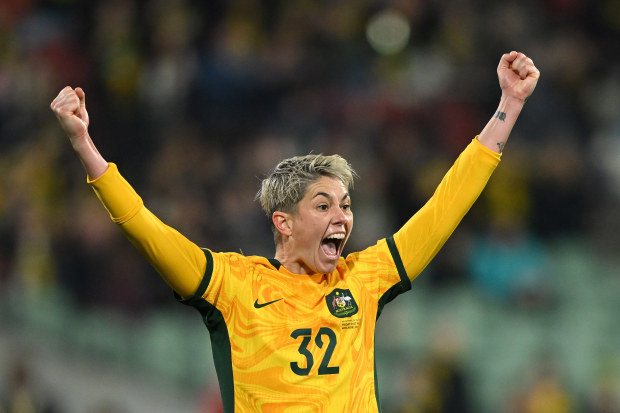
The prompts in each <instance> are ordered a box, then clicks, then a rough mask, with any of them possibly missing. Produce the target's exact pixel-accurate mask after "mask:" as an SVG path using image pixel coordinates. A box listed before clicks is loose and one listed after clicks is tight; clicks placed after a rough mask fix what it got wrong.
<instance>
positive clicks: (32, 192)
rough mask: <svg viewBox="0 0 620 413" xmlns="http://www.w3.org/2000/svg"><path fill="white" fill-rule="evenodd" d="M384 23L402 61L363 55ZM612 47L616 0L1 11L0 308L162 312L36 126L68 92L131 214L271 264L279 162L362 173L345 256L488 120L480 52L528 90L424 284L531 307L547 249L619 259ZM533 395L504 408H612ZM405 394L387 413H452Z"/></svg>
mask: <svg viewBox="0 0 620 413" xmlns="http://www.w3.org/2000/svg"><path fill="white" fill-rule="evenodd" d="M385 10H390V11H392V12H394V13H396V14H397V15H398V16H401V17H402V18H404V19H405V20H406V21H407V22H408V24H409V32H408V33H407V36H408V37H407V43H406V45H405V46H404V48H402V49H401V50H396V51H391V52H390V51H385V50H380V49H377V48H376V47H373V44H372V42H369V39H368V36H369V34H368V30H367V27H368V22H369V21H371V20H372V19H373V17H376V16H378V15H381V14H382V13H385ZM387 31H388V32H389V30H387ZM619 33H620V7H619V6H618V3H617V2H615V1H613V0H601V1H596V2H592V1H587V0H540V1H521V2H518V3H515V2H508V1H498V2H491V3H489V2H482V1H477V0H446V1H429V0H392V1H388V0H383V1H380V0H360V1H354V2H348V1H306V0H294V1H283V0H282V1H277V0H269V1H256V0H228V1H226V0H219V1H207V2H199V1H190V0H173V1H170V0H133V1H125V0H111V1H89V2H81V1H77V0H74V1H71V0H63V1H61V0H56V1H54V0H48V1H42V0H41V1H34V0H30V1H23V0H4V1H2V2H1V3H0V144H1V145H2V150H1V151H0V298H2V299H6V298H7V297H9V296H11V297H16V296H17V297H19V296H24V295H26V296H33V297H44V296H45V295H46V292H47V291H49V290H50V289H60V290H62V291H64V292H65V293H66V294H67V296H69V297H70V299H71V300H72V302H74V304H75V305H76V306H77V308H79V309H81V310H88V309H89V308H101V307H105V308H110V309H112V310H113V311H119V312H122V313H124V314H127V315H128V316H129V317H144V316H148V313H149V312H150V311H151V310H153V309H155V308H160V307H161V306H168V305H176V303H175V302H174V300H173V299H172V295H171V293H170V291H169V290H168V289H167V288H166V286H165V285H164V284H163V283H162V282H160V280H158V279H157V278H156V277H157V275H156V274H155V273H154V271H153V270H152V269H151V268H150V267H149V266H148V264H146V263H144V262H143V259H142V258H141V257H140V256H139V255H138V254H137V253H136V252H135V251H134V250H133V249H132V248H129V244H128V243H127V241H126V240H125V239H123V237H122V236H120V235H119V234H118V232H117V230H116V228H115V227H114V225H112V224H111V223H110V222H109V219H108V217H107V215H106V213H105V211H104V210H103V209H102V208H101V206H100V204H99V203H98V201H97V199H96V198H95V197H94V195H93V194H92V193H91V192H90V191H89V190H88V188H87V186H86V184H85V180H86V177H85V176H84V174H83V173H82V172H81V166H80V165H79V163H78V162H76V161H75V159H74V156H73V154H72V152H71V151H72V149H71V147H70V145H69V144H68V142H66V141H65V139H64V137H63V135H62V134H61V133H60V132H59V130H58V127H57V123H56V119H54V116H53V115H52V113H51V112H50V110H49V103H50V101H51V100H52V99H53V97H54V96H55V94H56V93H57V91H58V90H59V89H60V88H62V87H64V86H65V85H71V86H81V87H82V88H83V89H84V90H85V91H86V95H87V101H88V105H89V112H90V114H91V119H93V120H94V121H93V122H92V124H91V127H90V129H91V135H92V136H93V137H94V139H96V140H97V144H98V146H99V148H100V150H101V151H102V153H103V154H104V156H105V157H106V158H107V159H109V160H111V161H113V162H115V163H117V164H118V165H119V168H120V170H121V171H123V173H124V175H125V176H127V177H128V179H129V180H130V181H131V182H132V184H133V185H134V186H135V187H136V188H137V190H138V192H139V193H140V194H141V195H142V196H143V198H144V200H145V202H146V204H147V205H148V206H149V208H150V209H152V210H153V211H155V212H156V213H157V215H159V216H161V217H165V219H166V223H168V224H169V225H171V226H173V227H175V228H178V229H180V230H181V231H182V232H183V233H184V234H185V235H187V236H188V237H189V238H191V239H192V240H194V241H195V242H196V243H198V244H199V245H203V246H208V247H209V248H211V249H213V250H219V251H242V252H243V253H245V254H247V255H253V254H258V255H266V256H271V255H272V254H273V251H272V247H271V245H272V243H270V242H265V240H266V237H267V238H268V237H269V234H270V232H269V225H268V221H267V220H266V219H265V217H264V216H263V215H262V213H261V210H260V207H259V205H258V204H257V203H256V202H255V201H254V199H253V196H252V195H253V194H255V193H256V191H257V190H258V183H259V180H260V178H262V177H263V176H264V175H266V174H267V173H268V172H269V168H270V167H271V166H272V165H275V164H276V162H277V161H278V160H280V159H282V158H284V157H288V156H292V155H295V154H302V153H308V152H310V151H313V152H319V153H326V154H327V153H340V154H342V155H343V156H345V157H346V158H347V159H348V160H349V161H350V162H351V163H352V165H353V166H354V168H355V169H356V171H357V172H358V174H359V176H360V180H359V182H358V183H359V185H358V186H357V187H356V189H355V190H354V192H353V208H354V211H355V214H356V222H359V224H358V225H356V229H355V232H354V234H353V236H352V238H351V240H350V242H349V246H348V247H349V249H350V250H358V249H359V248H363V247H365V246H367V245H369V244H370V243H371V242H373V241H374V240H376V239H378V238H382V237H386V236H389V235H391V234H392V233H393V232H394V231H395V230H396V229H397V228H398V227H399V226H400V225H402V223H403V222H404V221H405V220H406V219H407V218H408V217H409V216H410V215H411V213H412V212H413V211H415V210H417V209H418V208H419V207H420V206H421V205H422V204H423V203H424V202H425V201H426V199H428V197H429V196H430V195H431V191H432V190H433V189H434V188H435V187H436V185H437V183H438V182H439V180H440V179H441V177H442V175H443V173H444V172H445V171H446V170H447V168H448V167H449V166H450V165H451V163H452V161H453V160H454V158H455V157H456V156H457V155H458V153H460V151H461V150H462V149H463V148H464V146H465V145H466V144H467V142H469V141H470V140H471V139H472V137H473V136H474V135H475V134H477V133H478V132H479V131H480V130H481V128H482V127H483V126H484V122H485V121H486V119H488V118H489V116H490V115H492V111H493V110H494V108H495V104H496V102H497V99H498V97H499V87H498V85H497V84H496V76H495V74H494V71H495V66H496V64H497V57H498V56H500V55H501V53H504V52H506V51H509V50H523V51H524V52H526V53H527V54H528V55H529V56H530V57H532V58H533V60H534V61H535V63H536V65H537V66H538V67H539V68H540V70H541V73H542V77H541V81H540V82H539V85H538V89H537V91H536V94H535V96H533V97H532V99H531V101H530V102H528V104H527V105H526V107H525V110H524V112H523V113H522V115H521V118H520V119H519V122H518V123H517V127H516V129H515V130H514V132H513V137H512V139H511V140H510V143H509V145H508V147H507V148H506V151H505V154H504V155H503V160H502V164H501V165H500V167H499V168H498V170H497V171H496V173H495V175H494V177H493V178H492V180H491V182H490V183H489V186H488V187H487V189H486V190H485V192H484V193H483V196H482V197H481V199H480V200H479V202H478V203H477V204H476V205H475V206H474V208H473V209H472V211H471V213H470V215H468V216H467V217H466V218H465V220H464V222H463V224H462V225H461V227H459V229H458V230H457V232H456V233H455V234H454V236H453V238H452V239H451V240H450V241H449V242H448V244H446V246H445V248H444V250H442V252H440V254H439V255H438V257H437V258H436V260H435V262H434V263H433V264H432V265H431V267H429V269H428V270H427V271H426V273H425V274H423V275H422V278H423V279H421V280H420V282H421V283H427V284H428V285H430V286H431V288H432V289H434V290H437V291H441V290H442V289H444V288H448V287H450V286H452V285H455V284H459V285H462V284H468V285H471V286H473V287H474V288H476V289H479V290H480V292H481V293H482V294H484V295H486V296H488V298H489V299H492V300H498V301H500V302H502V303H505V304H507V305H514V306H516V307H519V308H524V307H525V308H528V309H533V310H534V311H545V309H546V308H549V307H551V306H553V305H554V304H555V301H556V300H557V298H556V297H555V294H554V284H555V283H556V282H557V281H558V278H559V275H558V274H555V273H554V271H553V268H552V263H551V262H550V257H549V254H548V252H547V251H548V250H549V249H550V248H552V247H553V246H554V245H556V244H557V243H558V242H562V241H564V240H567V239H570V240H578V241H579V242H581V243H583V245H584V248H586V246H587V247H588V248H591V249H592V250H594V251H595V252H596V253H597V254H601V255H602V256H607V257H613V254H614V253H616V251H618V248H617V247H618V243H619V238H618V236H617V234H618V231H619V230H620V219H619V218H618V216H617V213H616V212H615V211H617V210H618V206H619V201H620V191H619V190H618V188H620V167H619V165H620V163H619V161H618V160H619V159H620V133H619V131H620V115H619V114H620V108H619V104H618V96H619V95H620V55H619V54H618V53H617V52H614V50H617V44H618V41H619V40H620V39H619V36H618V34H619ZM388 35H389V33H388ZM85 222H88V225H84V224H81V223H85ZM85 228H89V229H90V230H88V231H86V230H85ZM92 228H96V230H92ZM416 282H417V281H416ZM402 299H405V300H406V298H401V300H402ZM427 362H428V364H426V365H424V366H420V367H419V368H418V369H415V368H412V371H413V373H412V374H413V375H414V376H415V377H412V378H411V379H410V381H411V383H412V388H411V389H410V390H411V391H410V392H409V396H410V397H412V398H414V397H416V395H426V397H429V394H431V393H430V392H429V391H425V389H426V390H428V389H427V388H426V387H423V386H424V383H426V385H428V382H429V379H428V376H426V377H427V378H426V381H425V380H421V379H420V377H421V376H420V374H422V373H420V372H425V371H432V369H439V370H440V372H439V373H437V372H436V371H435V373H436V374H440V373H441V372H445V371H446V368H445V366H444V367H442V366H441V365H439V367H438V364H437V363H434V362H433V361H432V357H431V358H430V359H429V360H428V361H427ZM439 364H440V363H439ZM429 369H430V370H429ZM435 373H429V374H435ZM457 373H458V372H457ZM457 373H455V375H456V376H458V374H465V373H463V372H461V373H458V374H457ZM416 374H417V375H416ZM456 376H455V377H456ZM454 380H456V381H458V377H457V378H455V379H454ZM461 380H466V379H461ZM423 382H424V383H423ZM454 383H456V382H452V384H453V385H455V386H457V387H458V383H457V384H454ZM530 384H532V385H533V386H534V387H535V386H539V387H537V388H535V389H533V390H532V389H530V390H529V391H530V393H528V394H530V398H531V399H536V397H542V396H540V395H539V394H545V395H549V394H552V395H555V399H554V401H555V403H556V405H555V406H556V408H557V410H544V409H540V408H539V409H538V410H537V409H536V400H538V399H536V400H534V401H531V403H529V404H528V403H525V402H524V403H514V405H515V406H519V407H515V410H514V411H515V412H523V413H525V412H547V411H548V412H551V411H553V412H559V413H562V412H568V411H588V412H591V413H603V412H618V411H620V407H619V406H620V405H619V404H618V403H617V402H615V404H614V403H611V402H610V403H608V405H609V406H611V407H605V406H603V407H600V408H598V407H595V406H594V402H593V403H591V404H592V405H593V406H592V407H591V408H590V409H589V410H580V409H577V410H575V409H574V405H573V410H571V408H570V407H569V405H570V403H569V402H568V401H566V400H567V399H569V396H568V395H567V394H564V393H562V391H563V390H562V389H561V388H560V387H559V385H557V383H556V382H554V381H553V375H552V373H550V372H549V371H547V370H545V371H544V372H541V373H540V374H539V375H538V376H537V377H536V379H532V380H531V381H530ZM416 385H419V386H422V387H415V386H416ZM544 386H547V387H545V389H551V390H550V391H547V392H545V391H544V390H540V389H541V388H543V387H544ZM439 387H441V386H439ZM537 390H538V391H540V393H536V391H537ZM554 392H555V393H554ZM457 393H458V392H457ZM523 397H525V396H523ZM423 398H424V396H420V397H419V398H418V399H417V402H414V401H411V403H410V404H409V405H408V406H409V407H404V408H403V409H401V410H398V411H403V412H404V411H412V412H440V411H453V412H456V411H461V412H462V411H465V410H463V408H462V406H463V403H465V402H461V404H460V406H461V407H460V408H461V410H459V408H455V407H449V406H450V403H447V402H446V403H445V404H444V405H443V407H442V406H441V403H438V402H436V401H435V400H433V401H432V402H429V403H428V404H427V405H426V406H424V405H423V404H422V403H421V402H419V400H421V399H423ZM601 404H603V403H602V402H601ZM414 406H419V407H414ZM605 408H607V410H605ZM612 409H615V410H612ZM0 411H2V409H1V408H0Z"/></svg>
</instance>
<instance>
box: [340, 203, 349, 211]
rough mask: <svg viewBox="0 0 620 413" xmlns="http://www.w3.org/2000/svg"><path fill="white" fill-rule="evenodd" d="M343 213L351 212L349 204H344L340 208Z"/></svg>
mask: <svg viewBox="0 0 620 413" xmlns="http://www.w3.org/2000/svg"><path fill="white" fill-rule="evenodd" d="M341 208H342V210H343V211H350V210H351V204H344V205H343V206H342V207H341Z"/></svg>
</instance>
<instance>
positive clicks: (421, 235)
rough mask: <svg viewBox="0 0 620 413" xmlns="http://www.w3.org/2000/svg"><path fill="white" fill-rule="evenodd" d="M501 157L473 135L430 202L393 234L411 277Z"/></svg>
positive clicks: (438, 245)
mask: <svg viewBox="0 0 620 413" xmlns="http://www.w3.org/2000/svg"><path fill="white" fill-rule="evenodd" d="M500 159H501V155H500V154H498V153H496V152H493V151H492V150H490V149H488V148H486V147H485V146H484V145H482V144H481V143H480V142H479V141H478V139H477V137H476V138H474V139H473V141H472V142H471V143H470V144H469V145H468V146H467V148H465V150H464V151H463V152H462V153H461V155H460V156H459V157H458V159H457V160H456V162H455V163H454V165H453V166H452V167H451V168H450V170H449V171H448V172H447V173H446V175H445V176H444V178H443V180H442V181H441V183H440V184H439V186H438V187H437V189H436V190H435V193H434V194H433V196H432V197H431V198H430V199H429V201H428V202H427V203H426V204H425V205H424V206H423V207H422V208H421V209H420V210H419V211H418V212H417V213H416V214H415V215H414V216H413V217H412V218H410V219H409V221H407V223H406V224H405V225H404V226H403V227H402V228H401V229H400V230H398V231H397V232H396V234H394V242H395V246H396V248H397V249H398V251H399V252H400V257H401V259H402V262H403V265H404V267H405V270H406V272H407V275H408V277H409V279H410V280H413V279H414V278H416V277H417V276H418V275H419V274H420V273H421V272H422V270H423V269H424V268H425V267H426V266H427V265H428V263H429V262H430V261H431V260H432V259H433V257H435V255H436V254H437V252H438V251H439V249H440V248H441V247H442V246H443V245H444V243H445V242H446V240H447V239H448V238H449V237H450V235H451V234H452V232H454V230H455V229H456V227H457V225H458V224H459V223H460V222H461V220H462V219H463V217H464V216H465V214H466V213H467V211H469V209H470V208H471V206H472V205H473V204H474V202H475V201H476V199H477V198H478V196H479V195H480V193H481V192H482V190H483V189H484V187H485V186H486V183H487V182H488V180H489V178H490V177H491V175H492V173H493V171H494V170H495V168H496V167H497V165H498V164H499V161H500Z"/></svg>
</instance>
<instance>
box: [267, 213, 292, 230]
mask: <svg viewBox="0 0 620 413" xmlns="http://www.w3.org/2000/svg"><path fill="white" fill-rule="evenodd" d="M290 218H291V216H290V215H289V214H287V213H286V212H282V211H276V212H274V213H273V215H272V216H271V222H273V226H274V227H275V228H276V230H278V232H279V233H280V234H281V235H286V236H290V235H291V234H292V233H293V223H292V220H291V219H290Z"/></svg>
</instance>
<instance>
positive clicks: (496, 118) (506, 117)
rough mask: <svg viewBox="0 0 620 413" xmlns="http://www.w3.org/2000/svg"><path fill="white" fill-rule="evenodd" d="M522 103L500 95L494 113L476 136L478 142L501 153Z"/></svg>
mask: <svg viewBox="0 0 620 413" xmlns="http://www.w3.org/2000/svg"><path fill="white" fill-rule="evenodd" d="M523 104H524V101H522V100H519V99H516V98H513V97H506V96H504V95H502V98H501V99H500V102H499V105H498V107H497V110H496V111H495V114H494V115H493V117H492V118H491V119H490V120H489V121H488V122H487V124H486V126H485V127H484V129H483V130H482V132H480V135H479V136H478V140H479V141H480V143H482V144H483V145H484V146H486V147H487V148H489V149H491V150H492V151H495V152H497V153H502V151H503V150H504V146H506V142H507V141H508V137H509V136H510V132H511V131H512V128H513V127H514V125H515V123H516V122H517V118H518V117H519V114H520V113H521V110H522V109H523Z"/></svg>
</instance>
